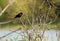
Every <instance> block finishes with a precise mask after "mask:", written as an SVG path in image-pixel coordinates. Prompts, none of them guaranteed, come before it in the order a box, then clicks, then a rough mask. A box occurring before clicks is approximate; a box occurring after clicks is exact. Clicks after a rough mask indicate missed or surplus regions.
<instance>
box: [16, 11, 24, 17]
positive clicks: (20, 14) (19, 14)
mask: <svg viewBox="0 0 60 41" xmlns="http://www.w3.org/2000/svg"><path fill="white" fill-rule="evenodd" d="M22 15H23V13H22V12H20V13H18V14H17V15H16V16H15V18H20V17H21V16H22Z"/></svg>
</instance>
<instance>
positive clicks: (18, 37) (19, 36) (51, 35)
mask: <svg viewBox="0 0 60 41" xmlns="http://www.w3.org/2000/svg"><path fill="white" fill-rule="evenodd" d="M11 32H12V31H11V30H0V37H2V36H4V35H7V34H8V33H11ZM56 33H59V31H56V30H46V31H45V33H44V35H45V36H46V39H47V41H58V40H57V35H56ZM25 35H26V33H25ZM23 38H24V34H23V33H22V32H21V31H16V32H14V33H12V34H9V35H7V36H6V37H3V38H2V39H0V41H5V40H6V41H7V40H8V41H23Z"/></svg>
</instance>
